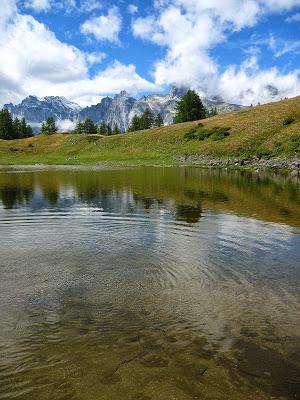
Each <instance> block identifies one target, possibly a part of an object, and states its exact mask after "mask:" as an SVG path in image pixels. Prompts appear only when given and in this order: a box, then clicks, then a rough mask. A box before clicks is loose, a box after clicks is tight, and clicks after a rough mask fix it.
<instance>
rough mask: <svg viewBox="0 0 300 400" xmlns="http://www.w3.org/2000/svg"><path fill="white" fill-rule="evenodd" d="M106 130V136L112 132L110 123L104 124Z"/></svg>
mask: <svg viewBox="0 0 300 400" xmlns="http://www.w3.org/2000/svg"><path fill="white" fill-rule="evenodd" d="M106 130H107V136H110V135H111V134H112V130H111V127H110V125H108V124H107V125H106Z"/></svg>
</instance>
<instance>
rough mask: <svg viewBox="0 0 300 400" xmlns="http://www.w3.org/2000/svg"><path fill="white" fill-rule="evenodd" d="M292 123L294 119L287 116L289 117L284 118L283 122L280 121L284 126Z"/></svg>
mask: <svg viewBox="0 0 300 400" xmlns="http://www.w3.org/2000/svg"><path fill="white" fill-rule="evenodd" d="M293 122H295V118H293V117H292V116H289V117H286V118H284V120H283V121H282V124H283V125H284V126H286V125H290V124H292V123H293Z"/></svg>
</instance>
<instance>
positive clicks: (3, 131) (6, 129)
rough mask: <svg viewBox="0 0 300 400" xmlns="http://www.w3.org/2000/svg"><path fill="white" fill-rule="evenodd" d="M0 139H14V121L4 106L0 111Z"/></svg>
mask: <svg viewBox="0 0 300 400" xmlns="http://www.w3.org/2000/svg"><path fill="white" fill-rule="evenodd" d="M0 139H15V127H14V122H13V119H12V116H11V113H10V112H9V110H7V109H6V108H4V109H3V110H1V111H0Z"/></svg>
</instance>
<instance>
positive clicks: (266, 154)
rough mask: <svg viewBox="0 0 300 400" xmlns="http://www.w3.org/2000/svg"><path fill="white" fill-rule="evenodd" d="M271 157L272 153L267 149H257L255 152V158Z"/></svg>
mask: <svg viewBox="0 0 300 400" xmlns="http://www.w3.org/2000/svg"><path fill="white" fill-rule="evenodd" d="M271 155H272V152H271V151H270V150H267V149H259V150H257V152H256V157H257V158H259V159H261V158H269V157H270V156H271Z"/></svg>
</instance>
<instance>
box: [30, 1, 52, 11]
mask: <svg viewBox="0 0 300 400" xmlns="http://www.w3.org/2000/svg"><path fill="white" fill-rule="evenodd" d="M24 6H25V7H26V8H31V9H32V10H34V11H36V12H40V11H46V10H48V9H49V8H50V7H51V4H50V0H27V1H25V3H24Z"/></svg>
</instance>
